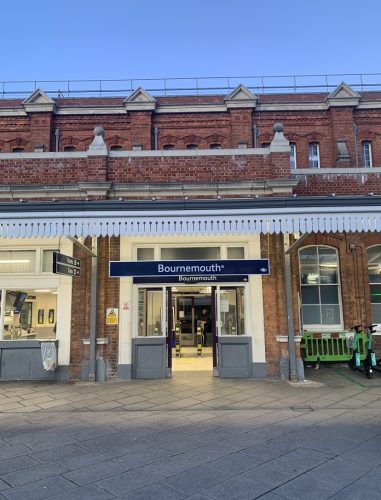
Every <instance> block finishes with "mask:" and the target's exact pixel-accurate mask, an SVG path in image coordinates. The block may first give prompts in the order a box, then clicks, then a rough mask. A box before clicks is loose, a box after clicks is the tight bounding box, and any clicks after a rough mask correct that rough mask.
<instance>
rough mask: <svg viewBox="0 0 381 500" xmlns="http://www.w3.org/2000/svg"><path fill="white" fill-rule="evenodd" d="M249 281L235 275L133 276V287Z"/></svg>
mask: <svg viewBox="0 0 381 500" xmlns="http://www.w3.org/2000/svg"><path fill="white" fill-rule="evenodd" d="M248 281H249V276H248V275H247V274H235V275H229V274H226V275H221V276H216V275H215V274H205V275H201V276H200V275H194V276H193V275H192V276H181V275H180V276H134V277H133V283H134V285H141V284H142V283H149V284H151V285H152V284H154V283H177V284H178V285H179V284H181V283H183V284H184V285H185V284H187V285H189V284H195V285H200V284H202V283H204V284H205V283H209V284H213V283H241V282H243V283H245V282H248Z"/></svg>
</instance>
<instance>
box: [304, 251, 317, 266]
mask: <svg viewBox="0 0 381 500" xmlns="http://www.w3.org/2000/svg"><path fill="white" fill-rule="evenodd" d="M299 261H300V265H301V267H303V266H304V265H308V266H311V265H313V266H316V267H317V265H318V254H317V247H307V248H303V250H300V252H299Z"/></svg>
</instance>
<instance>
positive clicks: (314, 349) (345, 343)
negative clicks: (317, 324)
mask: <svg viewBox="0 0 381 500" xmlns="http://www.w3.org/2000/svg"><path fill="white" fill-rule="evenodd" d="M357 343H358V345H357V350H358V353H359V356H360V359H361V361H363V360H364V359H365V358H366V356H367V335H366V333H365V332H360V333H359V334H358V338H357ZM300 348H301V352H302V358H303V360H304V361H307V362H312V363H319V362H328V363H329V362H331V363H335V362H336V363H337V362H343V361H344V362H349V361H350V360H351V359H352V356H353V334H352V332H331V333H316V332H304V334H303V338H302V341H301V343H300Z"/></svg>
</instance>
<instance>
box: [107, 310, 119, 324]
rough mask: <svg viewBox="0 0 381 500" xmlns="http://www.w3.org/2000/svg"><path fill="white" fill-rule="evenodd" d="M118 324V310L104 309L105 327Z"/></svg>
mask: <svg viewBox="0 0 381 500" xmlns="http://www.w3.org/2000/svg"><path fill="white" fill-rule="evenodd" d="M118 322H119V309H117V308H116V307H111V308H108V309H106V325H117V324H118Z"/></svg>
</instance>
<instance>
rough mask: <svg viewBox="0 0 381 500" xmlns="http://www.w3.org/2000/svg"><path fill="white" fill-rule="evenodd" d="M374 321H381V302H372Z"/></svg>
mask: <svg viewBox="0 0 381 500" xmlns="http://www.w3.org/2000/svg"><path fill="white" fill-rule="evenodd" d="M372 321H373V323H381V304H372Z"/></svg>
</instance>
